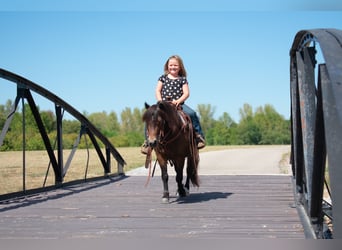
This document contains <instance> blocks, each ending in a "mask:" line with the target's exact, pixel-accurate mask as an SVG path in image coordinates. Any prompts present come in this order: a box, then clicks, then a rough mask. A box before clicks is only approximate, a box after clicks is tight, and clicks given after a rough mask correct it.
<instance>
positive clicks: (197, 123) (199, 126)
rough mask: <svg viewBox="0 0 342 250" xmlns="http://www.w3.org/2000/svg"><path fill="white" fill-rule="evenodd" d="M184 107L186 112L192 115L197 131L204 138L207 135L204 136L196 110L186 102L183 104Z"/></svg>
mask: <svg viewBox="0 0 342 250" xmlns="http://www.w3.org/2000/svg"><path fill="white" fill-rule="evenodd" d="M182 108H183V111H184V113H186V114H187V115H188V116H190V118H191V121H192V125H193V127H194V129H195V132H196V133H198V134H200V135H201V136H202V137H203V139H204V138H205V137H204V134H203V131H202V128H201V124H200V122H199V119H198V116H197V114H196V112H195V111H194V110H193V109H192V108H190V107H189V106H188V105H186V104H182Z"/></svg>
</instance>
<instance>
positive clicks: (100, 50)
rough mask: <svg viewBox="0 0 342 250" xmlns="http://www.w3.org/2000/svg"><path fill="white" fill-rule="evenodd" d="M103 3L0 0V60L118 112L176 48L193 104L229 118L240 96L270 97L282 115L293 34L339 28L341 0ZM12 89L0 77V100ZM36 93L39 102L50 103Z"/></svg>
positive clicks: (92, 107)
mask: <svg viewBox="0 0 342 250" xmlns="http://www.w3.org/2000/svg"><path fill="white" fill-rule="evenodd" d="M28 2H30V3H31V4H27V3H28ZM80 2H82V4H80ZM97 2H98V1H97ZM112 2H113V1H105V0H104V1H100V3H101V4H97V5H95V4H94V1H91V0H88V1H76V0H74V1H59V3H60V5H59V6H56V5H53V4H52V3H51V1H42V0H37V1H34V0H33V1H18V0H11V1H1V0H0V3H1V5H0V6H1V7H0V23H1V42H0V68H3V69H6V70H9V71H12V72H14V73H17V74H19V75H22V76H24V77H26V78H28V79H30V80H32V81H33V82H35V83H38V84H39V85H41V86H43V87H45V88H46V89H48V90H50V91H51V92H53V93H55V94H56V95H58V96H59V97H60V98H62V99H63V100H65V101H66V102H68V103H69V104H70V105H72V106H74V107H75V108H76V109H78V110H79V111H80V112H84V111H85V112H88V113H93V112H102V111H106V112H110V111H115V112H116V113H117V114H118V115H119V114H120V113H121V111H122V110H123V109H125V108H127V107H128V108H132V109H133V108H136V107H137V108H143V104H144V102H145V101H147V102H149V103H153V102H155V97H154V89H155V85H156V83H157V79H158V77H159V76H160V75H161V74H162V73H163V65H164V63H165V61H166V59H167V58H168V57H169V56H170V55H172V54H178V55H180V56H181V57H182V58H183V60H184V63H185V67H186V69H187V72H188V81H189V84H190V85H189V86H190V91H191V92H190V98H189V100H188V101H187V103H188V104H189V105H190V106H192V107H193V108H195V109H196V108H197V105H198V104H210V105H211V106H212V107H213V108H214V109H215V114H214V117H215V118H218V117H219V116H221V115H222V114H223V112H227V113H229V114H230V115H231V116H232V118H233V119H234V120H235V121H238V120H239V109H240V108H241V107H242V106H243V104H244V103H249V104H250V105H252V107H253V108H254V109H255V108H257V107H259V106H263V105H265V104H271V105H273V106H274V107H275V109H276V110H277V111H278V112H279V113H280V114H282V115H283V116H284V117H285V118H286V119H289V117H290V115H289V114H290V93H289V84H290V83H289V77H290V76H289V63H290V57H289V50H290V47H291V45H292V42H293V39H294V37H295V35H296V33H297V32H298V31H300V30H302V29H315V28H337V29H342V22H341V21H342V7H341V5H342V4H340V3H336V4H334V1H324V5H323V4H320V1H310V3H311V4H310V5H305V3H308V1H302V2H300V3H298V1H287V3H286V4H284V3H283V4H281V3H279V4H280V5H279V4H278V5H275V4H274V3H273V5H272V4H271V1H267V0H264V1H258V3H259V5H257V6H256V5H255V4H254V5H253V3H254V1H250V3H251V4H250V5H246V6H248V7H244V5H243V4H242V3H243V2H244V1H232V3H233V4H231V5H227V3H226V1H215V0H213V1H210V2H211V3H214V2H215V3H216V4H211V5H208V4H207V5H206V3H207V2H208V1H202V0H200V1H195V2H196V3H197V5H196V4H195V7H193V6H194V5H193V6H192V9H191V4H190V3H191V2H194V1H179V0H175V1H172V2H168V3H169V4H168V5H165V4H164V5H162V4H157V3H160V1H156V0H155V1H153V0H150V1H128V2H129V3H131V5H129V4H128V2H127V1H114V2H115V3H116V4H115V5H113V4H112ZM142 3H145V4H144V5H142ZM170 3H172V4H170ZM295 3H297V4H295ZM179 5H182V8H181V10H179V9H180V8H179V7H177V6H179ZM215 6H216V7H215ZM14 97H15V84H12V83H10V82H8V81H4V80H0V104H4V103H5V102H6V100H7V99H13V98H14ZM38 100H39V101H37V104H38V105H39V106H40V107H41V109H51V110H53V109H54V107H53V105H52V104H51V103H50V102H47V101H45V100H44V99H43V98H42V99H38Z"/></svg>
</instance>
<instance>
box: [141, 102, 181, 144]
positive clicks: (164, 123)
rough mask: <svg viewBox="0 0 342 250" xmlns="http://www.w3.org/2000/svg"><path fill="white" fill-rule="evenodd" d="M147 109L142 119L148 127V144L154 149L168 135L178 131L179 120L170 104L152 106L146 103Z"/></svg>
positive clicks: (163, 103) (160, 103)
mask: <svg viewBox="0 0 342 250" xmlns="http://www.w3.org/2000/svg"><path fill="white" fill-rule="evenodd" d="M145 108H146V111H145V113H144V114H143V117H142V119H143V122H145V126H146V134H147V143H148V145H149V146H151V147H152V148H153V147H156V145H157V143H158V142H160V140H161V139H162V138H163V137H164V136H165V135H166V134H167V133H172V132H173V131H175V130H176V129H177V121H178V120H179V118H178V115H177V110H176V108H175V106H174V105H173V104H171V103H170V102H166V101H160V102H158V103H157V104H154V105H152V106H150V105H148V104H147V103H145Z"/></svg>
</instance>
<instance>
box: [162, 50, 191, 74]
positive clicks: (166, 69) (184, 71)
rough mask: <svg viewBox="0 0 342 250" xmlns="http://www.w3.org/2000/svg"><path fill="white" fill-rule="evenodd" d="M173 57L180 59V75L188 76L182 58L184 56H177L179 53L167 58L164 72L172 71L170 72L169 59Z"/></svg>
mask: <svg viewBox="0 0 342 250" xmlns="http://www.w3.org/2000/svg"><path fill="white" fill-rule="evenodd" d="M171 59H176V60H177V61H178V63H179V76H184V77H186V70H185V67H184V64H183V60H182V58H181V57H180V56H177V55H173V56H170V57H169V58H168V59H167V61H166V63H165V65H164V73H165V75H167V74H169V73H170V72H169V61H170V60H171Z"/></svg>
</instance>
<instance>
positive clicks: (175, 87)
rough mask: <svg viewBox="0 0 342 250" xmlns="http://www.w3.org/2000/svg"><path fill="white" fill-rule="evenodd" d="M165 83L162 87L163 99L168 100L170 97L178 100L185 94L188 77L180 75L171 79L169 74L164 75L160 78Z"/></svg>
mask: <svg viewBox="0 0 342 250" xmlns="http://www.w3.org/2000/svg"><path fill="white" fill-rule="evenodd" d="M158 80H159V81H161V82H162V83H163V87H162V89H161V96H162V99H163V101H166V100H167V99H168V98H169V97H171V99H172V100H177V99H179V98H180V97H181V96H182V95H183V85H184V84H188V81H187V80H186V77H184V76H183V77H178V78H177V79H170V78H169V77H168V76H167V75H162V76H161V77H159V79H158Z"/></svg>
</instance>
